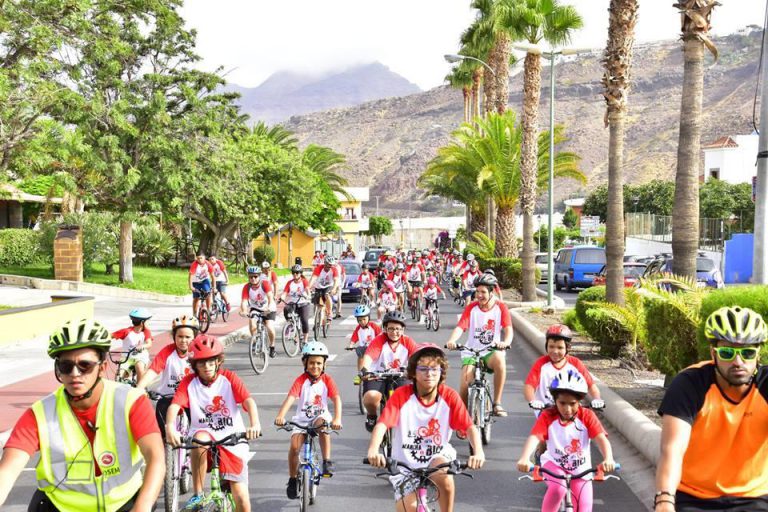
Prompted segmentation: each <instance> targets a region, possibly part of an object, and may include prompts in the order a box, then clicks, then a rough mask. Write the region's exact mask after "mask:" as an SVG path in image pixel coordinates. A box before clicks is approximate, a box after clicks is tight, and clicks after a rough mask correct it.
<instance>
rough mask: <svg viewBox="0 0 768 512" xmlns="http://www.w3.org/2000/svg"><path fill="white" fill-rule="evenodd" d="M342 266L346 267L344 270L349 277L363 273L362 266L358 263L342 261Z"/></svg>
mask: <svg viewBox="0 0 768 512" xmlns="http://www.w3.org/2000/svg"><path fill="white" fill-rule="evenodd" d="M341 264H342V265H343V266H344V270H345V271H346V273H347V275H350V274H360V273H361V267H360V264H359V263H357V262H352V261H342V262H341Z"/></svg>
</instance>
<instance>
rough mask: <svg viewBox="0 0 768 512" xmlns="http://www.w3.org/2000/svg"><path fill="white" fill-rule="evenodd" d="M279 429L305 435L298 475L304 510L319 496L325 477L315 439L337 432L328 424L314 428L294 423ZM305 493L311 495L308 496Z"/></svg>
mask: <svg viewBox="0 0 768 512" xmlns="http://www.w3.org/2000/svg"><path fill="white" fill-rule="evenodd" d="M279 429H280V430H285V431H287V432H293V431H299V433H301V434H303V435H304V442H303V443H302V446H301V451H300V452H299V469H298V474H297V475H296V478H297V479H298V481H299V508H300V510H304V509H305V505H311V504H313V503H314V501H315V496H316V495H317V486H319V485H320V478H321V477H322V476H323V472H322V470H321V469H320V466H319V464H318V460H317V448H316V447H315V442H316V441H315V439H317V437H318V436H319V435H321V434H330V433H331V432H335V431H333V430H330V429H329V428H328V424H327V423H324V424H323V425H318V426H313V425H300V424H298V423H294V422H293V421H289V422H287V423H286V424H285V425H284V426H282V427H279ZM336 433H337V434H338V432H336ZM305 479H306V482H305ZM305 483H306V485H305ZM305 493H308V494H309V495H308V496H306V495H305Z"/></svg>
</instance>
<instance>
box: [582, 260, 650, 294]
mask: <svg viewBox="0 0 768 512" xmlns="http://www.w3.org/2000/svg"><path fill="white" fill-rule="evenodd" d="M645 267H646V265H645V263H636V262H628V263H624V288H632V287H633V286H635V285H637V283H638V282H639V281H640V278H641V277H642V276H643V272H644V271H645ZM605 279H606V266H605V265H603V268H601V269H600V272H598V274H597V275H596V276H595V278H594V279H593V280H592V286H605Z"/></svg>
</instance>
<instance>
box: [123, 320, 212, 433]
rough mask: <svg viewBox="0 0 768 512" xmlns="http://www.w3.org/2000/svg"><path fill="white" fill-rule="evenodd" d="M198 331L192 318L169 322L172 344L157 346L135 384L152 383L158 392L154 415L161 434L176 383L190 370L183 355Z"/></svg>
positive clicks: (187, 361) (196, 324)
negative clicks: (146, 368) (156, 351)
mask: <svg viewBox="0 0 768 512" xmlns="http://www.w3.org/2000/svg"><path fill="white" fill-rule="evenodd" d="M199 330H200V325H199V324H198V322H197V319H196V318H195V317H193V316H187V315H181V316H180V317H178V318H175V319H174V320H173V322H172V323H171V335H172V336H173V343H169V344H168V345H166V346H164V347H163V348H161V349H160V351H159V352H158V353H157V355H156V356H155V358H154V359H153V360H152V364H151V365H150V366H149V369H148V370H147V372H146V373H145V374H144V376H143V377H142V378H141V379H139V382H138V384H136V387H137V388H140V389H146V388H147V387H149V386H153V388H154V389H153V390H152V391H154V392H156V393H157V394H159V395H161V398H159V399H158V400H157V405H156V406H155V415H156V417H157V424H158V425H160V432H161V433H162V434H163V436H165V416H166V414H167V411H168V407H169V406H170V405H171V400H172V399H173V395H174V393H176V388H177V387H179V382H181V380H182V379H183V378H184V377H186V376H187V375H189V374H190V373H191V372H192V368H191V367H190V366H189V359H188V358H187V354H188V352H189V345H190V343H192V340H193V339H195V336H197V333H198V331H199ZM158 377H159V379H158ZM156 380H157V382H155V381H156Z"/></svg>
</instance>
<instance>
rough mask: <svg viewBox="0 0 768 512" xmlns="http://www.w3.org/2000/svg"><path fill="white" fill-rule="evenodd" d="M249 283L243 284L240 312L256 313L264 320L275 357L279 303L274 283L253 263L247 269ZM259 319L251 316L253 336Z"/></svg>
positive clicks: (246, 313) (244, 314)
mask: <svg viewBox="0 0 768 512" xmlns="http://www.w3.org/2000/svg"><path fill="white" fill-rule="evenodd" d="M246 271H247V272H248V283H247V284H246V285H245V286H243V293H242V297H241V300H242V302H241V304H240V314H241V315H243V316H246V315H251V313H255V314H257V315H259V316H261V318H262V319H263V320H264V327H265V328H266V329H267V336H268V337H269V357H275V317H276V316H277V304H276V303H275V296H274V290H273V288H272V283H270V282H269V280H268V279H266V278H265V277H264V274H262V273H261V272H259V268H258V267H257V266H255V265H251V266H250V267H248V268H247V269H246ZM256 324H257V320H256V318H255V317H254V316H251V319H250V322H249V325H248V326H249V329H250V332H251V336H253V333H254V332H256V328H257V325H256Z"/></svg>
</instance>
